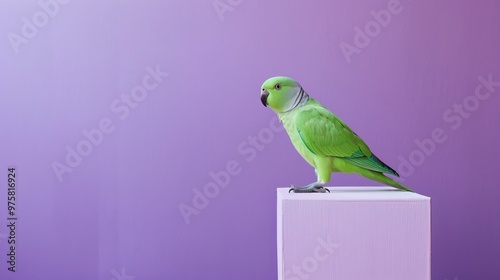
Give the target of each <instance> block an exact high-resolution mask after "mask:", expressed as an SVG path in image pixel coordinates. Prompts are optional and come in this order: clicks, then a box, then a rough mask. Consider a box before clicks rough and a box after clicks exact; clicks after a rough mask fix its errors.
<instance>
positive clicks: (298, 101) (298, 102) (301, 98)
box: [281, 87, 309, 113]
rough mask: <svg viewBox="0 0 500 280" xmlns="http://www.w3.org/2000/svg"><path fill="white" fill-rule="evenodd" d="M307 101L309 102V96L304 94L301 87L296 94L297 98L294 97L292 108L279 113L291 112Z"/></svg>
mask: <svg viewBox="0 0 500 280" xmlns="http://www.w3.org/2000/svg"><path fill="white" fill-rule="evenodd" d="M307 101H309V94H307V92H305V91H304V89H303V88H302V87H301V88H300V91H299V93H298V94H297V97H295V101H294V102H293V104H292V106H291V107H290V108H289V109H288V110H286V111H283V112H281V113H288V112H290V111H291V110H293V109H295V108H297V107H299V106H302V105H303V104H304V103H306V102H307Z"/></svg>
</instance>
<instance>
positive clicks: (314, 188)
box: [288, 183, 330, 193]
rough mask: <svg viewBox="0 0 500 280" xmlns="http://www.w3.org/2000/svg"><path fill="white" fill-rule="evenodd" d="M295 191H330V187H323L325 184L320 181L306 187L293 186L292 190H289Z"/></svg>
mask: <svg viewBox="0 0 500 280" xmlns="http://www.w3.org/2000/svg"><path fill="white" fill-rule="evenodd" d="M292 191H293V192H294V193H326V192H330V190H329V189H327V188H325V187H323V184H320V183H312V184H309V185H307V186H304V187H297V186H293V185H292V186H291V187H290V190H289V191H288V192H289V193H290V192H292Z"/></svg>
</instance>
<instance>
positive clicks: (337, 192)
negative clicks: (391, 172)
mask: <svg viewBox="0 0 500 280" xmlns="http://www.w3.org/2000/svg"><path fill="white" fill-rule="evenodd" d="M327 188H328V190H330V193H328V192H327V193H288V191H289V189H290V188H278V189H277V191H278V198H281V199H284V200H339V201H342V200H347V201H356V200H363V201H365V200H373V201H409V200H416V201H421V200H430V197H428V196H424V195H421V194H418V193H413V192H407V191H401V190H399V189H396V188H393V187H381V186H377V187H369V186H363V187H327Z"/></svg>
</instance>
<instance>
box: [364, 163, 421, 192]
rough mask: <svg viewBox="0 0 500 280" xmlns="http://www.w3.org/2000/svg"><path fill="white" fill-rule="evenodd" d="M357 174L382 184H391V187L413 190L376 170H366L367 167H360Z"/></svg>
mask: <svg viewBox="0 0 500 280" xmlns="http://www.w3.org/2000/svg"><path fill="white" fill-rule="evenodd" d="M359 174H360V175H362V176H364V177H366V178H368V179H372V180H374V181H377V182H380V183H382V184H386V185H389V186H393V187H395V188H398V189H400V190H404V191H408V192H414V191H413V190H411V189H409V188H407V187H405V186H403V185H402V184H401V183H398V182H396V181H394V180H392V179H391V178H389V177H387V176H385V175H384V174H382V173H380V172H376V171H372V170H368V169H362V170H361V172H359Z"/></svg>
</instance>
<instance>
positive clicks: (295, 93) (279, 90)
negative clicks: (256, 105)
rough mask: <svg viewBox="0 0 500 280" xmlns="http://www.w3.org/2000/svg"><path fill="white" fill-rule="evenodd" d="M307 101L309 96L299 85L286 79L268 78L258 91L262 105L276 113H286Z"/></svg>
mask: <svg viewBox="0 0 500 280" xmlns="http://www.w3.org/2000/svg"><path fill="white" fill-rule="evenodd" d="M308 99H309V96H308V95H307V93H306V92H305V91H304V90H303V89H302V87H301V86H300V84H299V83H297V82H296V81H294V80H293V79H292V78H288V77H282V76H279V77H273V78H269V79H267V80H266V81H265V82H264V84H262V87H261V89H260V100H261V101H262V104H264V106H269V107H270V108H271V109H273V110H274V111H276V113H284V112H288V111H290V110H292V109H294V108H295V107H297V106H298V105H300V104H302V103H303V102H305V101H307V100H308Z"/></svg>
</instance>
